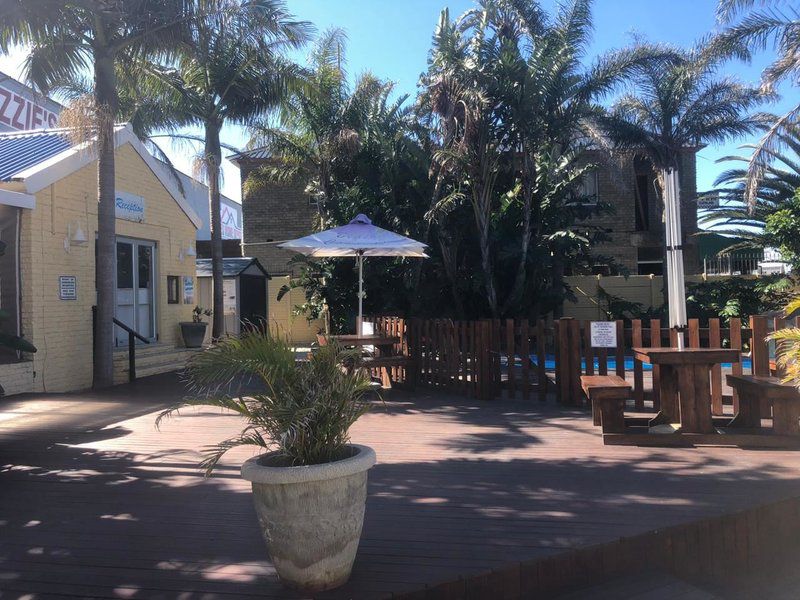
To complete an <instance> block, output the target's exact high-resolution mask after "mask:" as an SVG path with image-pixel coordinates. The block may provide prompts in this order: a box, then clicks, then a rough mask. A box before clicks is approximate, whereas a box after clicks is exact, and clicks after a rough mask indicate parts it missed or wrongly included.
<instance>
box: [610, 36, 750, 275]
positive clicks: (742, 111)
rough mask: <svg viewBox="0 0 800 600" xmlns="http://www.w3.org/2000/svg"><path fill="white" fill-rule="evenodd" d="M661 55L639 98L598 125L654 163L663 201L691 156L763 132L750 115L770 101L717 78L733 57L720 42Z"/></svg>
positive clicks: (627, 98)
mask: <svg viewBox="0 0 800 600" xmlns="http://www.w3.org/2000/svg"><path fill="white" fill-rule="evenodd" d="M660 50H661V54H660V56H659V58H657V59H655V60H653V61H651V62H649V63H646V64H645V65H643V66H641V67H640V68H638V69H637V71H636V73H635V75H634V77H633V80H632V86H633V89H634V90H635V93H628V94H625V95H623V96H622V97H621V98H619V99H618V100H617V101H616V102H615V103H614V105H613V107H612V109H611V111H610V113H608V114H606V115H602V116H600V117H598V122H599V123H600V125H601V126H602V129H603V130H604V131H605V133H606V134H607V135H608V137H609V138H610V140H611V141H612V142H613V143H614V144H615V145H616V147H618V148H621V149H627V150H630V151H631V152H634V153H636V154H637V155H639V156H643V157H645V158H646V159H648V160H649V161H650V163H651V165H652V166H653V169H654V170H655V171H656V173H657V175H658V178H657V180H658V186H657V187H658V191H659V192H660V194H661V197H662V199H663V194H664V189H665V181H666V178H667V175H668V173H669V172H670V171H676V172H679V171H680V166H681V162H682V157H683V156H685V155H686V153H687V152H691V151H694V150H696V149H697V148H699V147H701V146H702V145H703V144H708V143H722V142H725V141H727V140H729V139H731V138H734V137H737V136H740V135H743V134H747V133H750V132H752V131H754V130H755V129H756V128H757V127H758V126H759V124H760V123H761V117H760V116H759V115H755V116H751V115H750V114H749V111H750V110H751V109H752V108H753V107H755V106H757V105H758V104H759V103H760V102H762V101H763V100H764V96H763V95H762V94H761V93H760V92H759V90H757V89H754V88H751V87H748V86H745V85H742V84H740V83H738V82H736V81H735V80H733V79H730V78H721V77H717V75H716V72H717V69H718V67H719V65H720V64H721V63H722V62H723V61H725V60H727V58H728V57H729V56H730V54H729V53H722V52H720V51H719V46H718V45H717V42H716V40H710V41H709V42H708V43H706V44H700V45H698V46H697V47H695V48H693V49H691V50H688V51H687V50H681V49H668V48H661V49H660ZM738 51H741V49H740V48H739V49H738ZM665 272H666V269H665Z"/></svg>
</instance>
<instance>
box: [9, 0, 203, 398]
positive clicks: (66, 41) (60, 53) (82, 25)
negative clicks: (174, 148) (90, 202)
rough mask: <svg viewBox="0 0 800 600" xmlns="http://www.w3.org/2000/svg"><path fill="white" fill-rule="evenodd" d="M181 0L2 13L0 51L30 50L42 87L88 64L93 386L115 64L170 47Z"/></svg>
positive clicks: (111, 173) (102, 312)
mask: <svg viewBox="0 0 800 600" xmlns="http://www.w3.org/2000/svg"><path fill="white" fill-rule="evenodd" d="M191 9H192V7H191V5H189V4H188V3H187V2H184V1H182V0H123V1H119V0H75V1H73V2H61V1H57V0H24V1H22V0H19V1H16V2H5V3H4V5H3V9H2V11H0V50H2V51H3V52H8V51H9V49H10V48H12V47H14V46H18V45H22V46H27V47H29V48H30V53H29V55H28V58H27V60H26V62H25V71H26V77H27V79H28V80H29V81H30V82H31V83H32V84H33V85H34V86H35V87H37V88H38V89H40V90H41V91H42V92H44V93H47V92H48V91H49V90H50V89H51V88H52V87H53V86H54V85H57V84H60V83H63V82H64V81H65V80H67V79H73V78H74V79H78V78H80V77H82V74H83V72H84V70H85V69H87V68H88V69H90V70H91V71H92V74H93V79H94V86H93V88H94V91H93V100H94V102H93V106H92V119H93V123H94V128H93V129H94V135H95V136H96V139H97V202H98V206H97V221H98V224H97V253H96V255H97V263H96V270H95V280H96V286H97V325H96V330H95V348H94V385H95V386H105V385H110V384H111V383H112V380H113V363H112V350H113V335H114V331H113V327H114V325H113V321H112V320H113V318H114V266H115V256H116V230H115V218H116V217H115V208H114V196H115V194H114V191H115V190H114V185H115V183H114V177H115V167H114V118H115V116H116V115H117V109H118V91H117V78H116V68H117V66H118V65H119V64H120V62H121V61H125V60H129V59H131V58H132V57H134V56H140V57H141V56H145V55H150V56H152V55H153V54H154V53H158V52H162V53H163V52H164V51H166V50H168V49H169V48H171V47H173V46H174V45H175V42H176V41H177V40H178V39H180V37H181V35H182V34H183V31H184V28H185V25H186V23H188V22H189V21H190V20H191V19H192V18H196V17H197V16H198V15H197V14H194V13H193V12H192V10H191Z"/></svg>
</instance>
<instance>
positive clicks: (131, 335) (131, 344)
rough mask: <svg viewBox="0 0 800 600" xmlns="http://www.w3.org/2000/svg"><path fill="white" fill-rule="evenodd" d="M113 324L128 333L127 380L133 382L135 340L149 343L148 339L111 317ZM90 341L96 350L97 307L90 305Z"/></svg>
mask: <svg viewBox="0 0 800 600" xmlns="http://www.w3.org/2000/svg"><path fill="white" fill-rule="evenodd" d="M112 321H113V323H114V325H116V326H117V327H119V328H120V329H122V330H123V331H125V332H126V333H127V334H128V381H130V382H131V383H133V382H134V381H136V340H137V339H138V340H141V341H143V342H144V343H145V344H149V343H150V340H148V339H147V338H146V337H144V336H143V335H142V334H141V333H139V332H138V331H135V330H133V329H131V328H130V327H128V326H127V325H125V323H123V322H122V321H119V320H118V319H116V318H112ZM92 343H93V350H94V351H95V352H96V351H97V307H96V306H93V307H92Z"/></svg>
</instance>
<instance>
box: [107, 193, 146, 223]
mask: <svg viewBox="0 0 800 600" xmlns="http://www.w3.org/2000/svg"><path fill="white" fill-rule="evenodd" d="M114 202H115V209H116V215H117V218H118V219H125V220H126V221H136V222H137V223H143V222H144V198H142V197H141V196H137V195H136V194H131V193H128V192H117V194H116V199H115V201H114Z"/></svg>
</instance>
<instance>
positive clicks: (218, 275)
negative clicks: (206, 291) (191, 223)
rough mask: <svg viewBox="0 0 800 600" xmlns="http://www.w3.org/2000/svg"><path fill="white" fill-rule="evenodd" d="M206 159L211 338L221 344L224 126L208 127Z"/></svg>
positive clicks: (223, 317)
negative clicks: (221, 138) (220, 190)
mask: <svg viewBox="0 0 800 600" xmlns="http://www.w3.org/2000/svg"><path fill="white" fill-rule="evenodd" d="M205 130H206V139H205V159H206V168H207V169H208V209H209V211H210V212H211V282H212V288H213V300H212V302H213V305H212V307H211V309H212V310H213V311H214V312H213V314H212V322H213V325H212V327H211V337H212V339H214V340H218V339H220V338H221V337H222V335H223V334H224V333H225V293H224V292H225V290H224V287H223V278H222V215H221V214H220V208H221V207H220V199H219V172H220V163H221V162H222V148H221V146H220V141H219V130H220V126H219V124H218V123H216V122H214V121H211V120H209V121H206V124H205Z"/></svg>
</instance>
